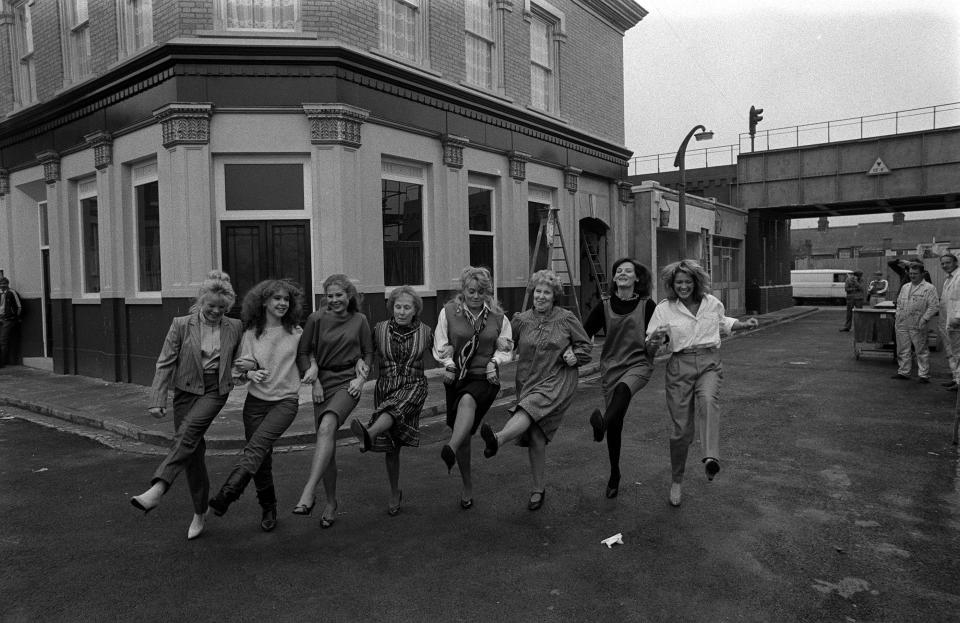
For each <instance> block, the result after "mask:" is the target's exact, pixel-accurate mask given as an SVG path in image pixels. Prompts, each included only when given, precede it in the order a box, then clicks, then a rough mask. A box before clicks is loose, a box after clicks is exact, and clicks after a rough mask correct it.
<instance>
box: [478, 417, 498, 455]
mask: <svg viewBox="0 0 960 623" xmlns="http://www.w3.org/2000/svg"><path fill="white" fill-rule="evenodd" d="M480 437H481V438H482V439H483V443H484V444H486V447H485V448H484V449H483V456H485V457H487V458H488V459H489V458H490V457H492V456H494V455H496V454H497V450H499V449H500V442H499V441H497V434H496V433H495V432H493V429H492V428H490V425H489V424H487V423H486V422H484V423H483V424H481V425H480Z"/></svg>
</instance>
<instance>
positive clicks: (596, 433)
mask: <svg viewBox="0 0 960 623" xmlns="http://www.w3.org/2000/svg"><path fill="white" fill-rule="evenodd" d="M606 424H607V423H606V421H604V419H603V413H601V412H600V409H594V410H593V413H592V414H591V415H590V426H591V427H592V428H593V440H594V441H603V435H604V434H605V433H606V432H607V426H606Z"/></svg>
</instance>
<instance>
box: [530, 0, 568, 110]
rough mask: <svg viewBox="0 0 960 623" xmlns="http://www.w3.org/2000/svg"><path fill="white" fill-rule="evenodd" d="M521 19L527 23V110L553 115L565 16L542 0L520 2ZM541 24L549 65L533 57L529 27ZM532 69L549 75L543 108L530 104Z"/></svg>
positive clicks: (556, 97)
mask: <svg viewBox="0 0 960 623" xmlns="http://www.w3.org/2000/svg"><path fill="white" fill-rule="evenodd" d="M523 18H524V20H525V21H526V22H527V23H528V24H530V28H529V34H530V47H529V50H528V52H529V62H530V74H529V79H530V82H529V87H530V104H529V106H530V108H531V109H533V110H536V111H539V112H544V113H548V114H551V115H557V114H559V113H560V90H561V81H560V59H561V57H560V44H561V43H562V42H563V41H565V40H566V26H565V23H566V17H565V15H564V13H563V11H560V10H559V9H557V8H556V7H554V6H553V5H551V4H550V3H548V2H545V1H544V0H524V9H523ZM534 22H538V23H542V24H544V25H545V26H546V28H547V33H546V34H547V37H546V38H547V54H548V61H549V66H547V65H543V64H542V63H541V62H539V61H536V60H534V58H533V56H534V55H533V24H534ZM534 69H541V70H546V71H548V72H549V85H550V86H549V89H548V92H547V93H546V97H545V98H544V99H545V100H547V101H546V102H545V104H546V105H545V106H541V105H539V102H537V103H536V104H535V103H534V91H533V84H534V80H533V73H534Z"/></svg>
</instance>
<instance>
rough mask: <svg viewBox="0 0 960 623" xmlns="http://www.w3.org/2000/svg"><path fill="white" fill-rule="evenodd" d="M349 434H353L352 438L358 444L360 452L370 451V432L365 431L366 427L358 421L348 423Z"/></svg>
mask: <svg viewBox="0 0 960 623" xmlns="http://www.w3.org/2000/svg"><path fill="white" fill-rule="evenodd" d="M350 432H351V433H353V436H354V437H356V438H357V441H359V442H360V452H366V451H367V450H369V449H370V446H371V442H370V432H369V431H368V430H367V427H366V426H364V425H363V424H362V423H361V422H360V420H353V421H352V422H350Z"/></svg>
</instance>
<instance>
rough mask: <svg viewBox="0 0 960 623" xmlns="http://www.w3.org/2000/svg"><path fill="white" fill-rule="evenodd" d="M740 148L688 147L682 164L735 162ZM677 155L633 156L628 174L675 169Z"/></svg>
mask: <svg viewBox="0 0 960 623" xmlns="http://www.w3.org/2000/svg"><path fill="white" fill-rule="evenodd" d="M738 153H740V148H739V147H738V146H736V145H717V146H715V147H701V148H700V149H688V150H687V152H686V156H685V161H684V166H685V167H686V168H687V169H699V168H702V167H716V166H721V165H724V164H737V154H738ZM676 157H677V154H676V152H671V153H663V154H651V155H649V156H635V157H633V158H631V159H630V168H629V171H628V173H629V175H643V174H645V173H646V174H650V173H664V172H666V171H676V170H677V168H676V167H675V166H673V161H674V159H675V158H676Z"/></svg>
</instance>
